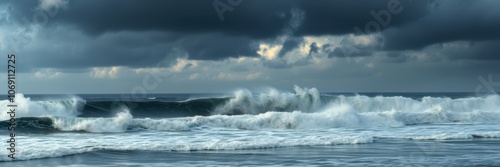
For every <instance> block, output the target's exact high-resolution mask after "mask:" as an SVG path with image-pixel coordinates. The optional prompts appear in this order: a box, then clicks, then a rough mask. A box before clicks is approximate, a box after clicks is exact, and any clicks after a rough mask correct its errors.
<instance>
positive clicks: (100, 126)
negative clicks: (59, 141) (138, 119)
mask: <svg viewBox="0 0 500 167" xmlns="http://www.w3.org/2000/svg"><path fill="white" fill-rule="evenodd" d="M131 120H132V115H131V114H130V111H129V110H128V108H122V109H120V111H118V112H117V114H116V116H115V117H113V118H65V117H53V118H52V121H53V126H54V127H55V128H58V129H60V130H63V131H87V132H124V131H125V130H126V129H127V127H128V126H129V124H130V122H131Z"/></svg>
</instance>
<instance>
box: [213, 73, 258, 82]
mask: <svg viewBox="0 0 500 167" xmlns="http://www.w3.org/2000/svg"><path fill="white" fill-rule="evenodd" d="M262 78H264V76H263V75H262V73H261V72H255V73H248V74H237V73H229V72H220V73H219V75H217V76H216V77H215V78H214V79H219V80H230V81H242V80H247V81H249V80H256V79H262Z"/></svg>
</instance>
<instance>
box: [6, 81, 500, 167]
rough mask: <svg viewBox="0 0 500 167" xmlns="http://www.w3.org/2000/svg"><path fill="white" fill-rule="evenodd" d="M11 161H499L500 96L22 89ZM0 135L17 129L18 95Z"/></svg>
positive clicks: (189, 163) (451, 163)
mask: <svg viewBox="0 0 500 167" xmlns="http://www.w3.org/2000/svg"><path fill="white" fill-rule="evenodd" d="M15 100H16V102H17V105H18V107H17V113H16V118H17V127H16V131H15V133H16V138H15V139H16V154H15V156H16V160H12V159H11V158H9V157H8V156H7V155H8V154H9V151H8V150H6V149H5V148H7V147H8V143H6V142H3V143H4V144H2V146H3V147H4V148H3V149H2V150H4V151H0V161H2V162H0V166H4V165H6V166H27V165H30V166H38V165H40V166H96V165H98V166H332V165H333V166H476V165H485V166H495V165H496V166H498V165H500V159H499V158H498V157H500V96H498V95H496V94H491V95H476V94H474V93H359V94H355V93H320V92H319V91H318V90H316V89H314V88H312V89H307V88H299V87H296V88H295V92H286V91H280V90H276V89H268V90H265V91H261V92H250V91H248V90H243V89H242V90H238V91H235V92H233V93H231V94H148V95H144V96H138V95H109V94H107V95H89V94H87V95H23V94H17V96H16V99H15ZM0 103H1V105H0V107H1V110H2V113H1V114H0V119H1V120H3V121H2V122H0V125H1V126H2V130H0V135H1V136H0V138H1V139H2V140H3V141H7V140H8V139H9V134H10V132H9V131H7V127H8V126H9V121H7V120H8V119H10V117H9V115H8V114H6V111H7V103H8V102H7V100H2V101H1V102H0Z"/></svg>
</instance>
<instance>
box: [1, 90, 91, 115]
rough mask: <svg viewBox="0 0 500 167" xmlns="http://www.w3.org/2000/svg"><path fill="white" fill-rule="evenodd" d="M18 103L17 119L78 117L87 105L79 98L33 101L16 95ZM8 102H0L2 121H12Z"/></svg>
mask: <svg viewBox="0 0 500 167" xmlns="http://www.w3.org/2000/svg"><path fill="white" fill-rule="evenodd" d="M14 100H15V102H16V103H17V109H16V117H18V118H20V117H45V116H60V117H76V116H78V115H79V114H80V112H79V111H80V110H81V108H82V107H83V106H84V105H85V103H86V102H85V100H83V99H81V98H80V97H77V96H70V97H68V98H65V99H61V100H46V101H32V100H31V99H30V98H28V97H24V95H23V94H20V93H18V94H16V98H15V99H14ZM8 103H9V101H8V100H2V101H0V111H2V112H1V113H0V120H7V119H10V116H9V115H8V114H7V109H8V108H7V104H8Z"/></svg>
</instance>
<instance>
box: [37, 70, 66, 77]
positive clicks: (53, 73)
mask: <svg viewBox="0 0 500 167" xmlns="http://www.w3.org/2000/svg"><path fill="white" fill-rule="evenodd" d="M62 75H63V73H62V72H59V71H57V70H56V69H53V68H43V69H39V70H37V71H36V72H35V73H33V77H35V78H37V79H54V78H58V77H60V76H62Z"/></svg>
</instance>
